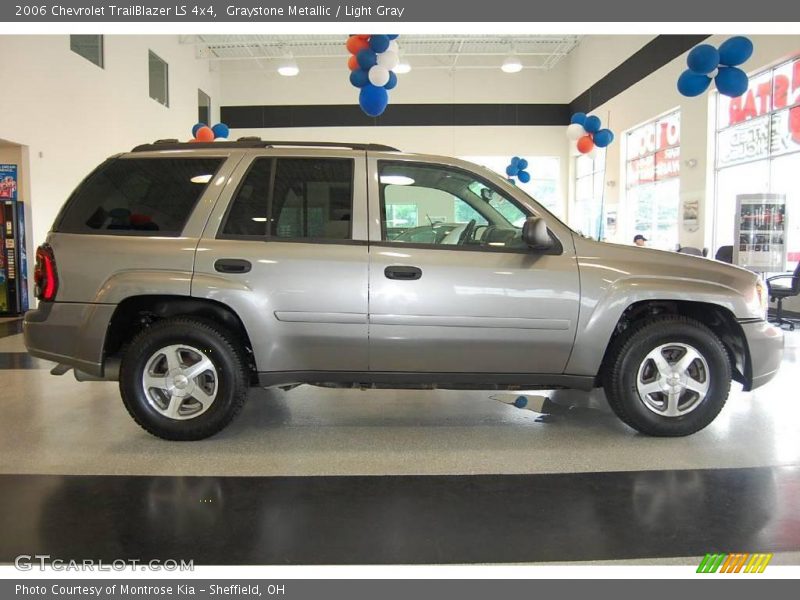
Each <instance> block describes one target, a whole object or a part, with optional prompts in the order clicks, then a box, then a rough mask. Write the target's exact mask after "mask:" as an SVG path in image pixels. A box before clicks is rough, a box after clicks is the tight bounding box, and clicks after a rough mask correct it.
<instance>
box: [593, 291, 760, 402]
mask: <svg viewBox="0 0 800 600" xmlns="http://www.w3.org/2000/svg"><path fill="white" fill-rule="evenodd" d="M661 314H664V315H680V316H684V317H688V318H691V319H694V320H696V321H698V322H700V323H702V324H703V325H705V326H706V327H708V328H709V329H710V330H711V331H712V332H714V334H715V335H716V336H717V337H719V339H720V340H721V341H722V344H723V346H725V350H726V351H727V353H728V358H729V359H730V363H731V372H732V373H733V379H734V381H737V382H739V383H741V384H742V385H743V386H744V389H745V391H747V390H749V389H750V386H751V385H752V366H751V360H750V352H749V349H748V346H747V340H746V338H745V334H744V330H743V329H742V326H741V325H740V324H739V322H738V321H737V320H736V317H735V316H734V314H733V313H732V312H731V311H730V310H729V309H728V308H726V307H723V306H720V305H718V304H714V303H710V302H699V301H693V300H641V301H638V302H633V303H631V304H630V305H628V306H627V307H626V308H625V310H623V312H622V314H621V315H620V317H619V319H618V320H617V322H616V324H615V326H614V329H613V331H612V334H611V337H610V338H609V340H608V343H607V344H606V348H605V351H604V353H603V359H602V361H601V363H600V368H599V369H598V371H597V373H596V374H595V385H599V381H600V377H601V374H602V373H603V372H604V370H605V369H606V368H607V367H608V364H609V361H610V359H611V357H612V354H613V350H614V346H615V342H616V340H617V339H618V338H619V336H620V335H622V334H623V333H624V332H625V331H626V330H628V329H629V328H630V327H631V326H632V325H634V324H635V323H638V322H640V321H641V320H643V319H647V318H651V317H654V316H658V315H661Z"/></svg>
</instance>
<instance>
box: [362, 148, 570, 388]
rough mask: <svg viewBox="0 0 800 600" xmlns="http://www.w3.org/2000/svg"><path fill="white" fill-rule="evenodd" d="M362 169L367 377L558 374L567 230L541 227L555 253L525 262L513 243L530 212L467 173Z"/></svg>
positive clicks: (407, 165)
mask: <svg viewBox="0 0 800 600" xmlns="http://www.w3.org/2000/svg"><path fill="white" fill-rule="evenodd" d="M369 164H370V170H371V173H375V176H374V177H372V178H371V183H370V185H371V188H370V213H371V214H375V215H378V218H377V219H371V221H370V239H371V243H370V310H369V312H370V368H371V369H372V370H373V371H379V372H385V371H394V372H398V371H399V372H404V371H405V372H428V373H431V372H435V373H469V374H479V373H510V374H516V373H525V374H539V373H541V374H554V373H562V372H563V371H564V368H565V366H566V363H567V360H568V358H569V355H570V352H571V350H572V344H573V341H574V339H575V331H576V329H575V328H576V325H577V320H578V308H579V299H580V290H579V281H578V267H577V264H576V260H575V252H574V247H573V243H572V237H571V235H570V233H569V230H568V229H567V228H566V227H564V226H563V225H562V224H560V223H558V222H557V221H556V220H555V219H553V220H552V221H548V225H549V227H550V228H551V234H552V236H553V238H554V239H555V240H556V241H557V243H556V247H555V248H553V250H552V251H548V252H545V253H542V252H534V251H532V250H530V249H529V248H528V247H527V246H526V245H525V244H524V243H523V242H522V240H521V227H522V223H523V222H524V221H525V218H526V217H527V216H529V215H531V214H534V212H535V210H534V208H532V205H524V204H523V203H522V202H521V201H520V199H519V198H518V197H515V196H514V195H513V193H512V192H509V191H508V190H505V189H503V187H501V186H498V185H496V184H494V183H491V182H490V181H489V179H488V178H485V177H483V176H480V175H476V174H474V173H473V172H472V171H471V170H470V167H469V166H468V165H465V164H464V163H459V162H458V161H454V162H453V164H441V163H433V162H427V161H423V160H414V159H398V158H397V157H395V156H392V155H389V154H386V155H381V154H378V155H372V154H371V155H370V161H369ZM541 212H542V213H543V212H544V211H541ZM551 218H552V217H551Z"/></svg>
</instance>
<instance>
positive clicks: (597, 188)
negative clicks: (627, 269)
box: [569, 150, 606, 239]
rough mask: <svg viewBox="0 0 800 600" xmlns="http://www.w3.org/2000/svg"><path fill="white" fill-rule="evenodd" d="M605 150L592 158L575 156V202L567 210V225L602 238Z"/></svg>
mask: <svg viewBox="0 0 800 600" xmlns="http://www.w3.org/2000/svg"><path fill="white" fill-rule="evenodd" d="M605 164H606V156H605V150H598V152H597V155H596V156H595V157H594V158H590V157H588V156H582V155H581V156H577V157H575V202H574V203H573V205H572V210H570V211H569V225H570V227H572V228H573V229H574V230H575V231H578V232H580V233H582V234H583V235H586V236H589V237H592V238H595V239H602V238H603V181H604V180H605Z"/></svg>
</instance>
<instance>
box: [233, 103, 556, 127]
mask: <svg viewBox="0 0 800 600" xmlns="http://www.w3.org/2000/svg"><path fill="white" fill-rule="evenodd" d="M220 113H221V119H222V121H223V122H224V123H226V124H227V125H228V126H229V127H232V128H234V129H243V128H267V129H268V128H276V127H369V126H379V127H380V126H383V127H394V126H415V125H416V126H420V125H422V126H437V125H451V126H452V125H459V126H465V125H564V123H567V122H569V105H567V104H394V105H392V107H391V110H387V111H386V112H385V113H384V114H383V115H381V116H380V117H377V118H371V117H368V116H367V115H365V114H364V113H363V112H362V111H361V109H360V108H359V107H358V106H356V105H355V104H325V105H293V106H292V105H289V106H272V105H265V106H223V107H222V108H221V109H220Z"/></svg>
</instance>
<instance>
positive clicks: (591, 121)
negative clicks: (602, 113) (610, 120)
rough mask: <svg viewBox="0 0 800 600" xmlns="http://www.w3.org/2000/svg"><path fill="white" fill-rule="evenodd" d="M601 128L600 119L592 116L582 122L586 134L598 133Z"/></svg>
mask: <svg viewBox="0 0 800 600" xmlns="http://www.w3.org/2000/svg"><path fill="white" fill-rule="evenodd" d="M601 126H602V123H600V117H595V116H594V115H591V116H589V117H586V120H585V121H584V122H583V128H584V129H585V130H586V133H596V132H598V131H600V127H601Z"/></svg>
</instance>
